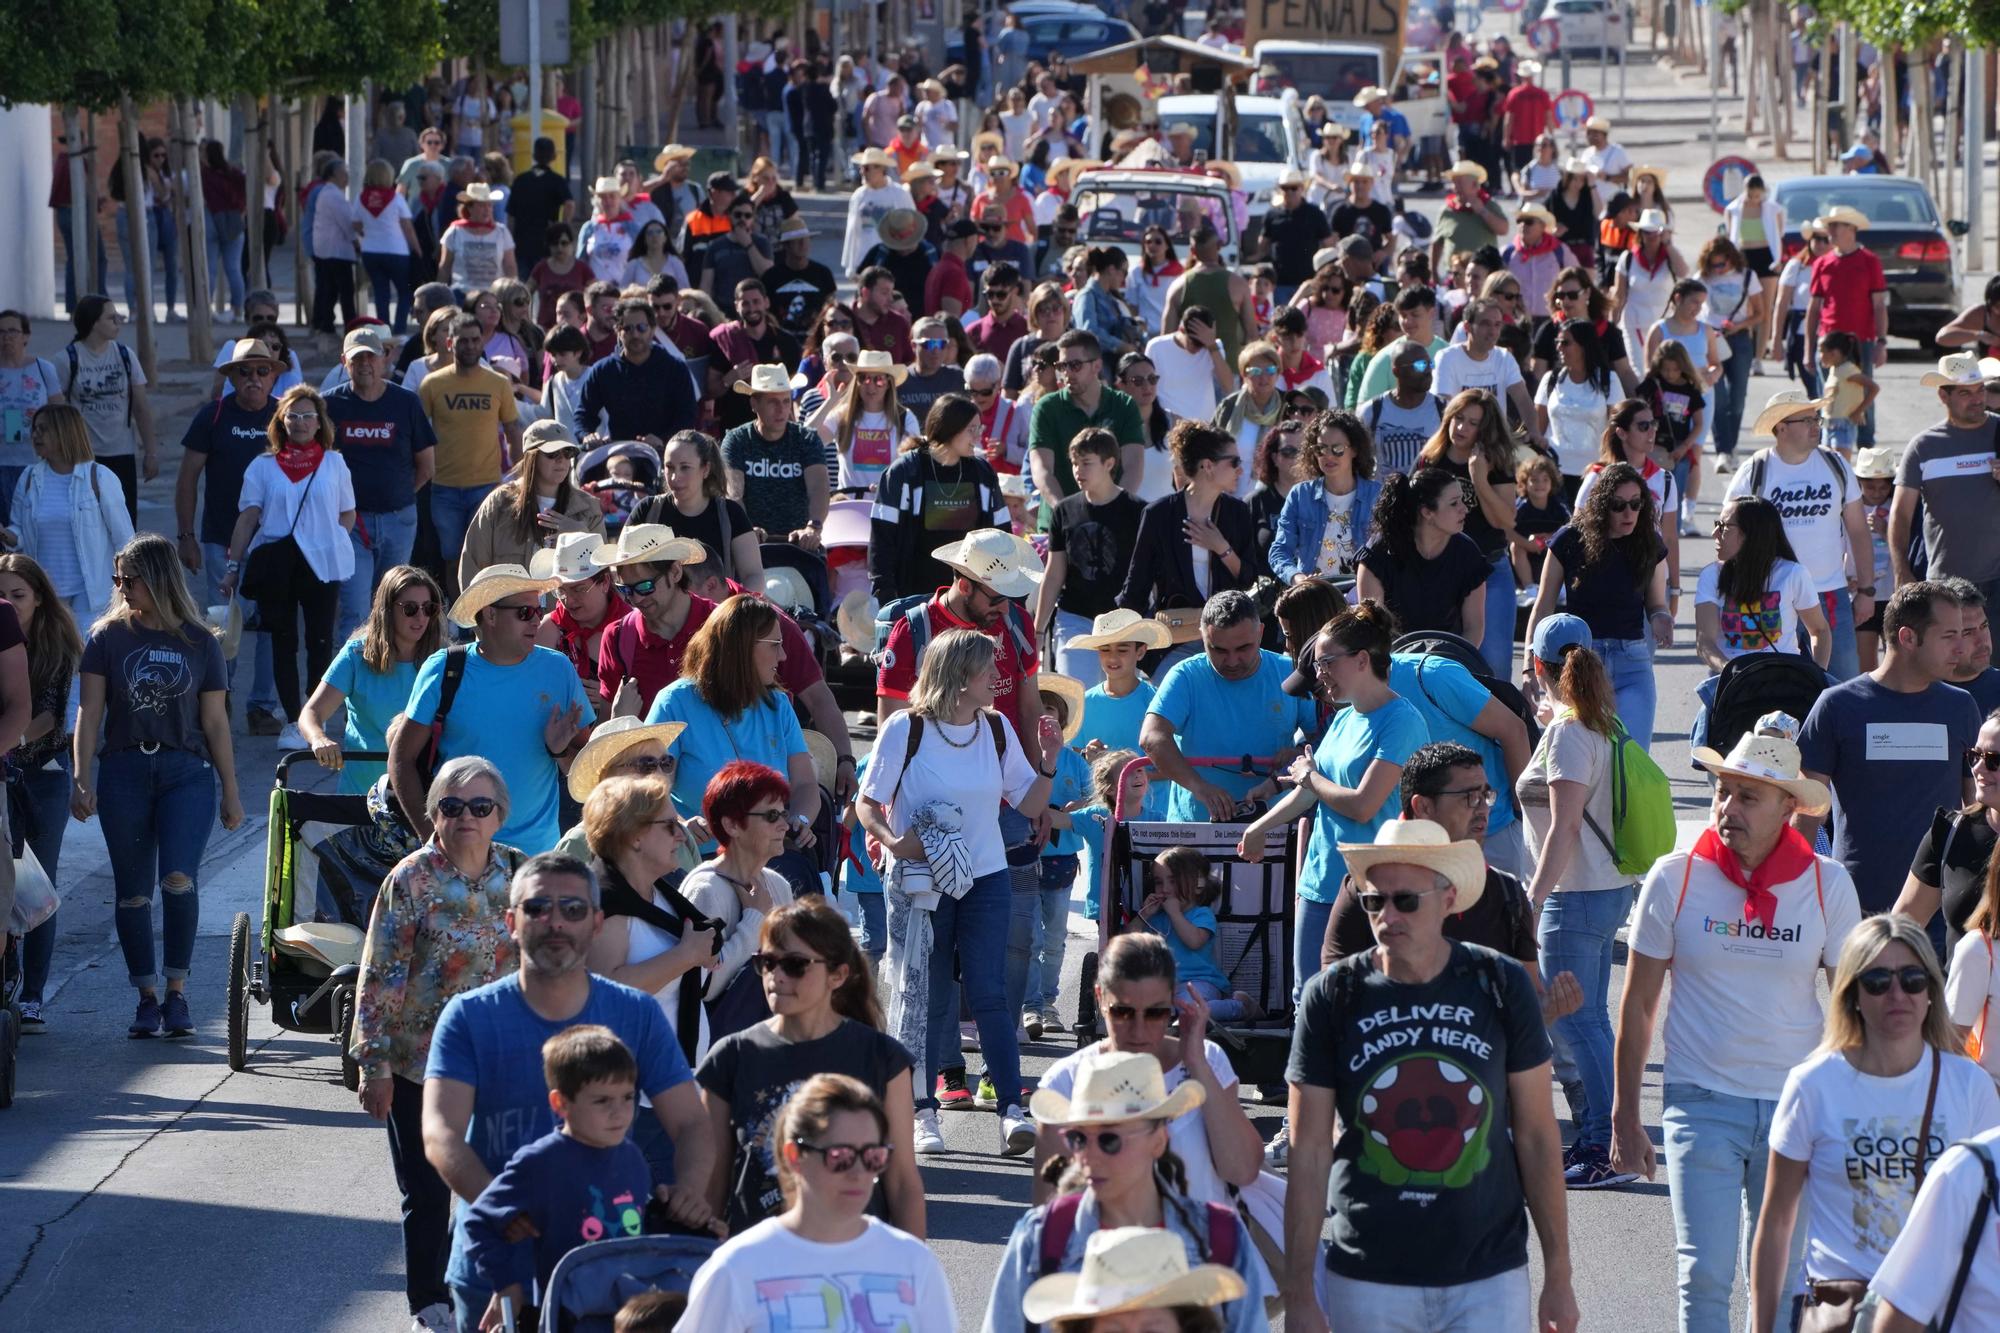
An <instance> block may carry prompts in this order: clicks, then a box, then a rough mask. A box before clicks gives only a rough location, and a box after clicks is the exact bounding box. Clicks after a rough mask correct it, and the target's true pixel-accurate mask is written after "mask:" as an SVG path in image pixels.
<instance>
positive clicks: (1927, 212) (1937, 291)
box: [1777, 176, 1959, 346]
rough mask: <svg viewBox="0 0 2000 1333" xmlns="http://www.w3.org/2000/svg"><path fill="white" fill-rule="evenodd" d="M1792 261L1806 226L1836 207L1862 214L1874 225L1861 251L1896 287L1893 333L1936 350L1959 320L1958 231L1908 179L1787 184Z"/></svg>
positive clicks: (1781, 195) (1783, 194) (1781, 189)
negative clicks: (1936, 341) (1941, 333)
mask: <svg viewBox="0 0 2000 1333" xmlns="http://www.w3.org/2000/svg"><path fill="white" fill-rule="evenodd" d="M1777 202H1778V206H1779V207H1780V208H1782V209H1784V211H1785V254H1786V255H1787V256H1789V255H1791V254H1793V253H1795V252H1797V251H1798V250H1799V248H1800V247H1801V245H1802V244H1803V239H1802V238H1801V236H1800V234H1799V227H1800V224H1802V223H1803V222H1805V221H1807V220H1808V219H1811V218H1816V217H1822V216H1824V215H1825V214H1826V212H1827V210H1829V209H1831V208H1833V207H1834V206H1835V205H1836V204H1846V205H1847V206H1848V207H1849V208H1855V209H1859V210H1860V211H1861V214H1862V216H1864V217H1866V218H1867V219H1868V222H1869V225H1868V227H1866V228H1865V229H1864V230H1863V231H1862V232H1861V244H1862V245H1864V246H1866V247H1867V248H1868V249H1870V250H1872V251H1874V252H1875V255H1876V257H1877V258H1879V259H1880V260H1881V261H1882V273H1883V276H1884V277H1886V278H1887V279H1888V281H1889V332H1890V334H1891V335H1892V336H1894V337H1898V338H1914V339H1916V340H1917V341H1918V342H1921V343H1923V344H1925V345H1926V346H1928V345H1930V342H1931V339H1932V338H1934V337H1935V336H1936V335H1937V331H1938V329H1940V328H1941V327H1943V326H1944V325H1945V324H1947V323H1949V322H1950V321H1951V318H1952V317H1953V316H1954V315H1956V314H1957V313H1958V308H1959V299H1958V286H1959V267H1958V257H1957V250H1956V249H1955V247H1954V246H1953V245H1952V241H1951V230H1950V229H1948V228H1947V227H1946V225H1945V222H1944V220H1943V219H1942V218H1940V217H1939V216H1938V211H1937V205H1936V204H1935V203H1933V202H1932V200H1931V193H1930V191H1929V190H1928V189H1926V188H1925V187H1924V184H1923V182H1922V181H1918V180H1913V179H1911V178H1910V177H1907V176H1804V177H1801V178H1799V179H1797V180H1788V181H1779V182H1778V185H1777Z"/></svg>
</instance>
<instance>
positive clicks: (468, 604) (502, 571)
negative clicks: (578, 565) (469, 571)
mask: <svg viewBox="0 0 2000 1333" xmlns="http://www.w3.org/2000/svg"><path fill="white" fill-rule="evenodd" d="M555 588H556V581H555V580H554V579H552V578H536V577H535V576H534V575H533V574H530V573H529V572H528V571H527V570H525V569H523V568H522V567H521V566H519V565H488V566H487V567H486V568H484V569H482V570H480V571H479V572H478V573H477V574H474V575H473V576H472V582H470V583H468V584H466V585H465V591H464V592H462V593H460V594H459V595H458V600H457V601H455V602H453V603H452V604H451V623H452V624H454V625H457V626H458V627H460V628H461V629H471V628H472V625H473V622H474V621H476V620H477V619H478V618H479V613H480V612H481V611H484V610H485V609H486V608H487V607H489V606H491V605H493V603H495V602H497V601H499V600H500V599H501V598H502V597H512V596H514V595H515V594H517V593H524V592H531V593H534V594H535V595H536V596H540V595H542V594H543V593H550V592H554V591H555Z"/></svg>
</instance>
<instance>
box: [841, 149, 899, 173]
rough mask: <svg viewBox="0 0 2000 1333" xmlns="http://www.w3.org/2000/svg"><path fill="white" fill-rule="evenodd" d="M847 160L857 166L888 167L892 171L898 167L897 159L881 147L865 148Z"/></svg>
mask: <svg viewBox="0 0 2000 1333" xmlns="http://www.w3.org/2000/svg"><path fill="white" fill-rule="evenodd" d="M847 160H848V161H849V162H852V163H853V164H854V165H855V166H857V167H886V168H888V169H889V170H890V171H894V170H895V169H896V159H895V158H893V157H890V156H889V155H888V154H887V153H885V152H883V151H882V150H881V149H879V148H864V149H862V150H861V151H860V152H858V153H856V154H855V155H854V156H853V157H850V158H848V159H847Z"/></svg>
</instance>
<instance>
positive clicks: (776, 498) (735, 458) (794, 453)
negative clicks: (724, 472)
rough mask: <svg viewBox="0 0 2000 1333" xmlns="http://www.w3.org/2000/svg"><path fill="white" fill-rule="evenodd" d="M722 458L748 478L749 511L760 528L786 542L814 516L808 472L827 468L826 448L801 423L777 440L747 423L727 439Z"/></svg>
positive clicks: (746, 500) (789, 424) (792, 425)
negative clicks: (808, 486) (770, 438)
mask: <svg viewBox="0 0 2000 1333" xmlns="http://www.w3.org/2000/svg"><path fill="white" fill-rule="evenodd" d="M722 459H723V462H724V463H725V464H726V465H727V466H728V468H729V470H730V471H731V472H741V473H742V474H743V510H744V512H745V513H747V514H749V515H750V521H751V522H752V523H754V524H755V525H756V526H758V527H760V528H762V529H764V531H766V532H769V533H776V534H781V536H780V540H782V539H783V537H784V536H789V535H790V534H792V533H794V532H796V531H798V530H799V529H800V528H803V527H804V526H805V525H806V520H808V519H810V518H811V517H812V509H811V506H810V505H809V504H808V503H807V500H806V469H807V468H809V467H813V466H815V465H817V466H819V467H825V466H826V447H825V446H824V445H823V444H822V443H821V442H820V439H819V437H818V436H816V435H814V434H813V433H812V432H811V431H809V430H807V429H806V428H805V427H804V426H801V425H800V424H799V423H798V422H796V421H788V422H786V423H785V432H784V434H782V435H780V436H779V437H778V438H777V439H775V440H767V439H765V438H764V435H763V433H762V432H761V431H759V430H758V429H757V423H756V422H754V421H751V422H745V423H744V424H743V425H741V426H738V427H736V428H735V429H734V430H731V431H730V432H729V433H728V434H727V435H724V436H723V437H722Z"/></svg>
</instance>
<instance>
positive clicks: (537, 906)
mask: <svg viewBox="0 0 2000 1333" xmlns="http://www.w3.org/2000/svg"><path fill="white" fill-rule="evenodd" d="M438 804H439V806H440V807H442V805H443V804H444V803H443V802H442V801H440V802H439V803H438ZM514 910H515V911H517V912H519V913H520V914H521V915H522V916H525V917H527V918H528V920H530V921H540V920H541V919H542V918H543V917H545V916H547V915H548V914H549V913H550V912H558V913H561V915H562V919H563V920H565V921H567V922H569V923H570V924H571V925H575V924H577V923H578V922H579V921H588V920H589V919H590V914H591V913H592V912H594V911H596V910H597V909H596V908H595V907H592V906H591V905H590V899H588V898H543V897H534V898H523V899H522V900H521V901H520V902H518V903H515V904H514Z"/></svg>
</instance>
